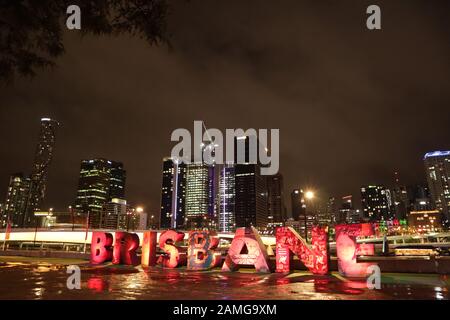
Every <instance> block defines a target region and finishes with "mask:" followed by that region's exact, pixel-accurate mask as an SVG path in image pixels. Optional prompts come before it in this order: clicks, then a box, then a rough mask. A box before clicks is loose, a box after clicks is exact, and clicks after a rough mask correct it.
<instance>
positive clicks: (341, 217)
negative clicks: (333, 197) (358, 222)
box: [336, 195, 354, 224]
mask: <svg viewBox="0 0 450 320" xmlns="http://www.w3.org/2000/svg"><path fill="white" fill-rule="evenodd" d="M352 210H354V208H353V196H352V195H348V196H344V197H342V203H341V208H340V209H339V211H338V215H337V219H336V223H337V224H341V223H347V222H348V220H349V217H350V214H351V211H352Z"/></svg>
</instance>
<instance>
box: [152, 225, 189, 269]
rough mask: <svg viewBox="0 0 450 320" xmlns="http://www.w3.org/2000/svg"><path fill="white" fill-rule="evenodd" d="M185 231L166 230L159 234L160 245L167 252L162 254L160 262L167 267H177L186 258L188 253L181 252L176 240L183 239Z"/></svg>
mask: <svg viewBox="0 0 450 320" xmlns="http://www.w3.org/2000/svg"><path fill="white" fill-rule="evenodd" d="M183 239H184V232H177V231H175V230H166V231H164V232H163V233H161V235H160V236H159V247H160V248H161V249H162V250H163V251H164V252H165V253H166V254H165V255H161V256H160V257H159V259H158V263H160V264H162V265H163V267H166V268H176V267H177V266H178V265H181V264H183V263H184V262H185V260H186V255H185V254H184V255H183V254H180V252H179V248H177V247H176V246H175V243H176V242H179V241H183Z"/></svg>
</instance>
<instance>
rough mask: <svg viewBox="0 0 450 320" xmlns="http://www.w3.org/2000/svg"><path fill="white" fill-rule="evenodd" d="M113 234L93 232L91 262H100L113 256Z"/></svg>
mask: <svg viewBox="0 0 450 320" xmlns="http://www.w3.org/2000/svg"><path fill="white" fill-rule="evenodd" d="M112 242H113V236H112V234H111V233H106V232H93V233H92V241H91V263H92V264H99V263H103V262H105V261H109V260H111V258H112V247H111V245H112Z"/></svg>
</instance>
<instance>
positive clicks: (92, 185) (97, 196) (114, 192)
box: [74, 158, 126, 228]
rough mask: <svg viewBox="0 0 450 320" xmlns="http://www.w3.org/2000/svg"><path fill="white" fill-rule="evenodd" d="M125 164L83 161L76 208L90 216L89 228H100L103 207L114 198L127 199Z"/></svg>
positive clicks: (96, 160)
mask: <svg viewBox="0 0 450 320" xmlns="http://www.w3.org/2000/svg"><path fill="white" fill-rule="evenodd" d="M125 183H126V171H125V169H124V167H123V164H122V163H120V162H116V161H110V160H106V159H103V158H98V159H90V160H83V161H82V162H81V168H80V178H79V182H78V190H77V195H76V199H75V205H74V208H75V210H76V211H77V212H82V213H85V214H88V215H89V226H90V227H92V228H99V227H100V224H101V214H102V210H103V206H104V205H105V204H107V203H109V202H110V201H111V200H112V199H113V198H115V199H122V200H124V199H125Z"/></svg>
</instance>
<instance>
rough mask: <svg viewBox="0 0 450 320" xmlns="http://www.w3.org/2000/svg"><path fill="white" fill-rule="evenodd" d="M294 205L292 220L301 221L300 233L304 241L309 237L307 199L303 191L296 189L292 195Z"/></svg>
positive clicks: (299, 225)
mask: <svg viewBox="0 0 450 320" xmlns="http://www.w3.org/2000/svg"><path fill="white" fill-rule="evenodd" d="M291 204H292V219H293V220H294V221H299V224H298V230H297V231H298V233H299V234H300V236H302V237H303V238H304V239H306V237H307V224H308V219H307V214H306V199H305V194H304V192H303V190H302V189H294V190H293V191H292V193H291Z"/></svg>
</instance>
